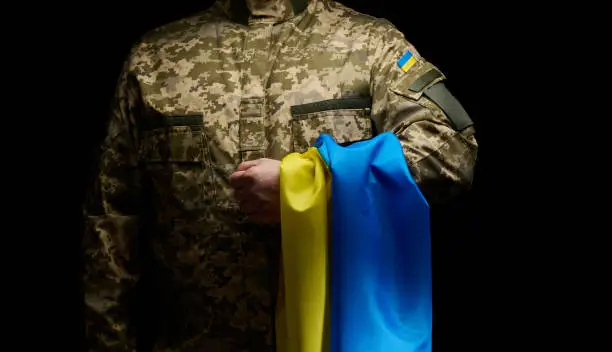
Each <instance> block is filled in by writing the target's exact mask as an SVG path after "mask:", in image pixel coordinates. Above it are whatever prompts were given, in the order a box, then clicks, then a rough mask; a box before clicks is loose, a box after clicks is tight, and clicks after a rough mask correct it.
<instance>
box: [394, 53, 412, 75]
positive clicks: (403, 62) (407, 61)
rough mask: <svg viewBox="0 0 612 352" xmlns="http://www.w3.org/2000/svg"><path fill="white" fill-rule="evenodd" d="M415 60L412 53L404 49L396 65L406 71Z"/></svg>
mask: <svg viewBox="0 0 612 352" xmlns="http://www.w3.org/2000/svg"><path fill="white" fill-rule="evenodd" d="M416 62H417V60H416V58H415V57H414V55H412V53H411V52H410V51H406V53H405V54H404V55H402V57H401V58H400V59H399V60H398V61H397V65H398V66H399V67H400V68H401V69H402V71H404V72H408V70H410V68H411V67H412V66H414V64H416Z"/></svg>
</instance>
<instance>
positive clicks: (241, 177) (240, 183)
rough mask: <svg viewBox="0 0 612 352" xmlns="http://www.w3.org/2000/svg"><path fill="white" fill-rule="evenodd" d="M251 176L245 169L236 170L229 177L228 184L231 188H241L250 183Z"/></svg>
mask: <svg viewBox="0 0 612 352" xmlns="http://www.w3.org/2000/svg"><path fill="white" fill-rule="evenodd" d="M250 182H251V178H250V177H249V175H247V174H246V172H245V171H236V172H234V173H233V174H231V175H230V177H229V184H230V186H231V187H232V188H234V189H237V188H242V187H245V186H247V185H248V184H250Z"/></svg>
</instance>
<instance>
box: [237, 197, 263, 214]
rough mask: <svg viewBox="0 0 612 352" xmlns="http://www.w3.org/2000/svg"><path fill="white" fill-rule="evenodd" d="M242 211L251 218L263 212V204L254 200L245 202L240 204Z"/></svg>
mask: <svg viewBox="0 0 612 352" xmlns="http://www.w3.org/2000/svg"><path fill="white" fill-rule="evenodd" d="M240 210H242V211H243V212H245V213H246V214H247V215H249V216H251V215H253V214H257V213H259V212H261V203H260V202H257V201H254V200H252V199H247V200H243V201H241V202H240Z"/></svg>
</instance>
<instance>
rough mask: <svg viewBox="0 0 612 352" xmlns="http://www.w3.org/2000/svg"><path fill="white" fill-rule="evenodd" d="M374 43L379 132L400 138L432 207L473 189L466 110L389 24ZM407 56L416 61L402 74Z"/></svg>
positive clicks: (470, 132)
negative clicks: (392, 134)
mask: <svg viewBox="0 0 612 352" xmlns="http://www.w3.org/2000/svg"><path fill="white" fill-rule="evenodd" d="M372 42H373V43H375V48H373V49H372V51H373V56H374V58H373V63H372V72H371V74H372V80H371V82H372V83H371V87H370V89H371V95H372V99H373V105H372V117H373V120H374V124H375V126H376V128H377V130H378V131H379V132H384V131H392V132H393V133H395V134H396V135H397V137H398V138H399V140H400V142H401V144H402V147H403V150H404V155H405V157H406V160H407V163H408V167H409V169H410V172H411V174H412V176H413V177H414V179H415V181H416V183H417V184H418V186H419V188H420V190H421V192H422V193H423V195H424V196H425V198H426V199H427V201H428V202H429V203H430V204H436V203H442V202H446V201H448V200H450V199H452V198H453V197H455V196H457V195H458V194H460V193H463V192H465V191H466V190H468V189H469V188H470V187H471V184H472V179H473V173H474V166H475V163H476V155H477V150H478V144H477V142H476V138H475V135H474V133H475V130H474V127H473V126H472V125H471V123H470V122H471V121H470V120H469V117H468V116H467V115H466V113H465V110H463V108H462V107H461V104H459V102H458V101H457V100H456V99H455V98H454V97H453V96H452V94H450V92H449V91H448V90H447V89H446V88H445V86H444V80H445V79H446V77H445V76H444V75H443V74H442V73H441V72H440V71H439V70H438V69H437V68H436V67H434V66H433V65H432V64H431V63H429V62H427V61H426V60H425V59H423V58H422V57H420V56H419V53H418V52H417V50H416V49H415V48H414V47H413V46H412V45H411V44H410V43H408V42H407V41H406V39H405V38H404V35H403V34H402V33H401V32H399V31H398V30H397V29H395V28H394V27H393V26H392V25H391V24H388V23H386V24H383V25H381V26H380V27H378V33H377V34H376V38H374V40H373V41H372ZM407 52H409V54H408V55H407V56H406V58H407V57H409V56H410V55H412V56H413V57H414V59H413V61H410V62H406V66H405V69H404V70H402V69H401V68H400V66H399V65H400V64H403V63H404V61H407V60H406V58H405V59H404V60H403V61H402V62H401V63H400V64H398V61H399V60H400V59H401V58H402V56H403V55H404V54H406V53H407ZM411 64H412V65H411ZM408 67H409V68H408ZM406 68H408V69H406Z"/></svg>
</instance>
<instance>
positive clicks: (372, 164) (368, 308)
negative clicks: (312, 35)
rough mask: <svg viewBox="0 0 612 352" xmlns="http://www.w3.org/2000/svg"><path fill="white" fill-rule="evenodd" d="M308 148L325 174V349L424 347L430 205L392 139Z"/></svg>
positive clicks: (386, 351)
mask: <svg viewBox="0 0 612 352" xmlns="http://www.w3.org/2000/svg"><path fill="white" fill-rule="evenodd" d="M315 147H317V148H318V150H319V153H320V154H321V156H322V157H323V159H324V160H325V162H326V163H327V165H328V167H329V168H330V170H331V174H332V186H331V188H332V200H331V202H332V205H331V209H332V217H331V219H332V224H331V228H332V235H331V236H332V238H331V251H330V253H331V262H332V264H331V290H332V292H331V331H330V335H331V346H330V351H331V352H429V351H431V330H432V311H431V309H432V306H431V250H430V228H429V206H428V205H427V202H426V201H425V198H424V197H423V195H422V194H421V192H420V191H419V189H418V187H417V185H416V184H415V182H414V180H413V178H412V176H411V175H410V172H409V170H408V166H407V164H406V160H405V158H404V154H403V151H402V147H401V145H400V143H399V140H398V139H397V137H396V136H395V135H394V134H392V133H390V132H386V133H382V134H380V135H378V136H376V137H375V138H373V139H371V140H367V141H364V142H358V143H355V144H352V145H350V146H348V147H341V146H339V145H338V144H337V143H336V142H335V141H334V140H333V138H332V137H331V136H329V135H321V136H320V137H319V139H318V140H317V143H316V145H315Z"/></svg>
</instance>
